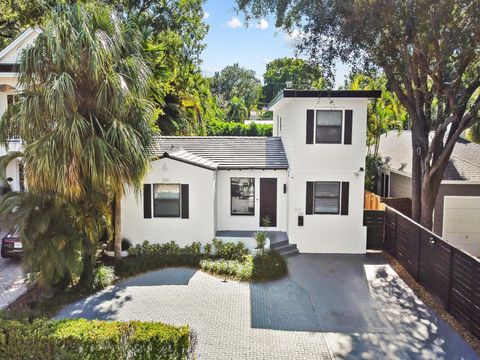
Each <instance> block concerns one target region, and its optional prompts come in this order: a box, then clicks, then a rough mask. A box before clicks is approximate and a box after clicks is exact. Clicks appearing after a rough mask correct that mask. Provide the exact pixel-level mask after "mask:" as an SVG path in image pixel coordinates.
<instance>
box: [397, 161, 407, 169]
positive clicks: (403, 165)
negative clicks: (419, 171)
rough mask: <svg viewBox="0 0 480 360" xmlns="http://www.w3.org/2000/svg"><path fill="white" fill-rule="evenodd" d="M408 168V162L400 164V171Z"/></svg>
mask: <svg viewBox="0 0 480 360" xmlns="http://www.w3.org/2000/svg"><path fill="white" fill-rule="evenodd" d="M406 166H407V163H406V162H402V163H401V164H400V168H399V169H398V170H403V169H405V167H406Z"/></svg>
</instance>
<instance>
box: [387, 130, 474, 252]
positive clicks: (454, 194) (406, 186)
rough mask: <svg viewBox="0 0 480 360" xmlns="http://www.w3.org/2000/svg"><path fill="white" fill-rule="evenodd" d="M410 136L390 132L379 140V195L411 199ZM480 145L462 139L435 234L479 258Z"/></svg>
mask: <svg viewBox="0 0 480 360" xmlns="http://www.w3.org/2000/svg"><path fill="white" fill-rule="evenodd" d="M411 141H412V140H411V132H410V131H408V130H405V131H403V132H401V133H400V134H399V133H398V132H397V131H390V132H389V133H388V134H386V135H383V136H382V137H381V139H380V148H379V153H380V155H381V156H382V159H383V161H384V163H383V165H382V166H381V168H380V170H379V181H378V194H379V195H381V196H384V197H408V198H411V197H412V184H411V176H412V174H411V169H412V143H411ZM479 219H480V145H478V144H475V143H472V142H469V141H467V140H465V139H462V138H461V139H459V140H458V141H457V143H456V145H455V148H454V150H453V153H452V155H451V157H450V161H449V163H448V165H447V168H446V169H445V174H444V176H443V180H442V183H441V185H440V189H439V192H438V196H437V200H436V202H435V211H434V217H433V231H434V232H435V233H436V234H438V235H440V236H442V237H443V238H445V239H446V240H447V241H449V242H451V243H452V244H454V245H455V246H458V247H460V248H461V249H463V250H466V251H468V252H470V253H471V254H472V255H475V256H480V221H479Z"/></svg>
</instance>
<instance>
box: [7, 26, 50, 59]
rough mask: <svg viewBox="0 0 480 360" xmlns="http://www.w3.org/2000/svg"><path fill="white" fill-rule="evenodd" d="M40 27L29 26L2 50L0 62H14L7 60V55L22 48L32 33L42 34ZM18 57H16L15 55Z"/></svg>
mask: <svg viewBox="0 0 480 360" xmlns="http://www.w3.org/2000/svg"><path fill="white" fill-rule="evenodd" d="M40 32H41V30H40V29H33V28H29V29H27V30H25V31H24V32H23V33H21V34H20V35H19V36H18V37H17V38H16V39H15V40H13V41H12V42H11V43H10V44H9V45H8V46H7V47H5V48H4V49H3V50H2V51H0V63H7V64H12V63H13V62H12V61H5V60H4V59H5V57H6V56H7V55H8V54H10V53H11V52H12V51H17V52H18V49H19V48H21V46H22V45H23V43H24V41H25V40H27V39H28V38H29V37H30V36H31V35H34V34H40ZM15 58H16V57H15Z"/></svg>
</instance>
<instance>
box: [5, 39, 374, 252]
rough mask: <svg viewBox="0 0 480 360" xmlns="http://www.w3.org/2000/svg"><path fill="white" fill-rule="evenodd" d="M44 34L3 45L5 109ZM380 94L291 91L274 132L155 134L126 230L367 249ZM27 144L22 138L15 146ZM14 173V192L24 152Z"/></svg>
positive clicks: (305, 247) (311, 248) (138, 239)
mask: <svg viewBox="0 0 480 360" xmlns="http://www.w3.org/2000/svg"><path fill="white" fill-rule="evenodd" d="M38 33H39V31H38V30H34V29H30V30H27V31H26V32H24V33H23V34H22V35H20V36H19V38H17V39H16V40H15V41H13V42H12V43H11V44H10V45H9V46H8V47H7V48H5V49H4V50H3V51H2V52H0V115H1V114H3V112H4V111H5V110H6V109H7V107H8V106H9V104H12V103H13V102H14V101H15V98H14V95H15V92H16V91H18V84H17V73H16V66H15V64H16V62H17V58H18V55H19V52H20V50H21V49H22V48H24V47H25V46H27V45H29V44H31V43H32V42H33V41H34V39H35V38H36V36H37V35H38ZM379 96H380V92H379V91H305V90H302V91H296V90H284V91H282V92H281V93H280V94H279V95H278V96H277V98H276V99H275V100H274V101H273V102H272V103H271V105H270V110H272V111H273V119H274V121H273V131H274V136H273V137H270V138H264V137H163V136H158V137H156V138H155V141H154V142H153V144H152V145H151V154H152V163H151V168H150V170H149V171H148V173H147V175H146V176H145V179H144V181H143V182H144V186H143V189H142V191H141V193H140V194H136V193H133V192H128V193H127V194H125V196H124V198H123V200H122V219H121V220H122V234H123V236H124V237H126V238H128V239H129V240H130V241H132V243H133V244H139V243H142V242H143V241H144V240H148V241H150V242H151V243H155V242H168V241H172V240H173V241H176V242H177V243H178V244H180V245H186V244H190V243H192V242H193V241H200V242H202V243H206V242H209V241H211V240H212V239H213V238H214V237H221V238H227V239H229V240H243V241H245V242H246V243H247V244H248V245H249V246H250V247H253V246H254V242H253V233H254V232H255V231H258V230H267V231H269V237H270V239H271V242H272V244H271V245H272V247H275V248H277V249H278V250H279V251H281V252H282V253H284V254H288V253H295V252H297V251H298V250H300V251H301V252H321V253H364V252H365V250H366V229H365V228H364V227H363V189H364V171H363V169H364V167H365V154H366V145H365V137H366V119H367V103H368V99H369V98H375V97H379ZM20 146H21V142H20V140H13V141H12V142H11V144H10V149H9V150H15V149H16V148H20ZM5 151H6V150H5V149H0V155H3V154H5ZM7 177H8V178H9V180H10V181H9V183H10V185H11V187H12V188H13V189H14V190H21V189H22V188H23V187H24V186H25V184H24V183H23V169H22V165H21V162H20V159H17V160H15V161H12V162H11V163H10V164H9V167H8V169H7ZM265 220H268V221H267V222H268V224H267V223H266V222H265ZM265 225H268V227H265ZM295 244H296V245H295ZM297 246H298V250H297Z"/></svg>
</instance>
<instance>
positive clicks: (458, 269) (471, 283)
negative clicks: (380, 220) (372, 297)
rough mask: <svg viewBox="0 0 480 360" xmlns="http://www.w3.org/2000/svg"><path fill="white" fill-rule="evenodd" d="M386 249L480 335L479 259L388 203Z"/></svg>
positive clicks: (460, 319)
mask: <svg viewBox="0 0 480 360" xmlns="http://www.w3.org/2000/svg"><path fill="white" fill-rule="evenodd" d="M383 246H384V249H385V250H386V251H387V252H388V253H390V254H391V255H393V256H394V257H395V258H397V260H398V261H399V262H400V263H401V264H402V265H403V266H404V267H405V269H406V270H407V271H408V272H409V273H410V275H412V276H413V277H414V278H415V280H417V281H418V282H419V283H420V284H421V285H423V287H425V289H426V290H427V291H428V292H430V294H432V295H433V296H434V297H435V298H436V299H437V300H438V301H439V302H440V304H442V306H443V307H444V309H446V310H447V311H448V312H449V313H450V314H452V315H453V316H454V317H455V318H456V319H457V320H458V321H459V322H461V323H462V324H463V325H464V326H465V327H466V328H468V329H469V330H470V331H471V332H472V333H473V334H474V335H475V336H476V337H478V338H480V260H479V259H478V258H476V257H474V256H471V255H469V254H467V253H466V252H464V251H462V250H460V249H458V248H456V247H454V246H452V245H450V244H448V243H447V242H445V241H444V240H442V239H441V238H440V237H438V236H437V235H435V234H434V233H432V232H431V231H429V230H427V229H426V228H424V227H422V226H421V225H419V224H417V223H415V222H414V221H413V220H411V219H410V218H408V217H407V216H405V215H404V214H402V213H401V212H399V211H397V210H395V209H393V208H391V207H389V206H386V211H385V237H384V242H383Z"/></svg>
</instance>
